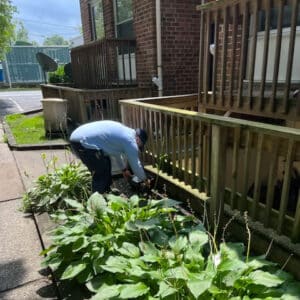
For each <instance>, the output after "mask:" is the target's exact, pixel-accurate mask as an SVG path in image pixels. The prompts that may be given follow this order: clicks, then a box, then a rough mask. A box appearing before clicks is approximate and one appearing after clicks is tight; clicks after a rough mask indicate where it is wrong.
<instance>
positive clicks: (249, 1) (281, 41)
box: [198, 0, 300, 121]
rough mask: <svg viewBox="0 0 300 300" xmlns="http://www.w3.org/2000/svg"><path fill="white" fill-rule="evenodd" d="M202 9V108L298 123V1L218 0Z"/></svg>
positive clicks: (299, 36)
mask: <svg viewBox="0 0 300 300" xmlns="http://www.w3.org/2000/svg"><path fill="white" fill-rule="evenodd" d="M198 10H199V11H200V13H201V22H200V23H201V24H200V32H201V34H200V51H199V108H200V109H201V108H202V111H203V109H216V110H222V111H231V112H237V113H243V114H251V115H256V116H258V115H260V116H265V117H271V118H277V119H284V120H287V119H288V120H293V121H299V117H300V109H299V108H300V101H299V100H300V98H299V96H298V98H297V99H296V98H295V96H294V92H295V90H297V89H299V86H300V60H299V57H298V56H297V52H299V50H300V29H299V25H300V13H299V1H298V0H287V1H285V0H272V1H271V0H220V1H212V2H210V3H207V4H204V5H199V6H198ZM297 26H298V27H297ZM213 47H214V48H213Z"/></svg>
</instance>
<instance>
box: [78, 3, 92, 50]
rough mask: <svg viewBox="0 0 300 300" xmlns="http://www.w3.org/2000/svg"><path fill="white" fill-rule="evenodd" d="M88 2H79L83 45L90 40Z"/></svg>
mask: <svg viewBox="0 0 300 300" xmlns="http://www.w3.org/2000/svg"><path fill="white" fill-rule="evenodd" d="M88 3H89V1H88V0H80V11H81V23H82V34H83V40H84V43H85V44H86V43H88V42H90V41H91V39H92V33H91V23H90V22H91V20H90V16H89V9H88Z"/></svg>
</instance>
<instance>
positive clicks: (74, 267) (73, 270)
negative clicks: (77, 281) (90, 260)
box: [61, 260, 86, 280]
mask: <svg viewBox="0 0 300 300" xmlns="http://www.w3.org/2000/svg"><path fill="white" fill-rule="evenodd" d="M85 268H86V263H84V262H82V261H81V260H79V261H74V262H72V263H71V264H70V265H69V266H68V267H67V268H66V269H65V271H64V272H63V274H62V276H61V279H62V280H64V279H71V278H74V277H75V276H76V275H78V274H79V273H80V272H82V271H83V270H84V269H85Z"/></svg>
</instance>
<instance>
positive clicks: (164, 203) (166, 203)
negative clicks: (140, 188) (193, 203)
mask: <svg viewBox="0 0 300 300" xmlns="http://www.w3.org/2000/svg"><path fill="white" fill-rule="evenodd" d="M150 203H151V206H153V207H155V206H157V207H174V206H178V205H180V202H179V201H176V200H173V199H161V200H152V201H151V202H150Z"/></svg>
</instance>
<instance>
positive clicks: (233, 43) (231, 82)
mask: <svg viewBox="0 0 300 300" xmlns="http://www.w3.org/2000/svg"><path fill="white" fill-rule="evenodd" d="M232 10H233V21H232V28H231V34H232V41H231V47H232V49H231V59H230V68H231V69H230V77H231V80H229V101H230V106H232V105H233V95H232V93H233V88H234V78H235V72H234V71H235V60H236V57H235V55H236V35H237V6H236V5H234V6H233V7H232Z"/></svg>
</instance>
